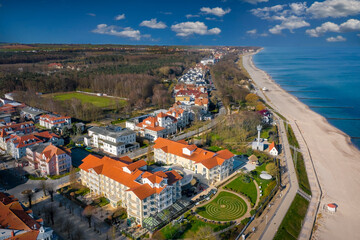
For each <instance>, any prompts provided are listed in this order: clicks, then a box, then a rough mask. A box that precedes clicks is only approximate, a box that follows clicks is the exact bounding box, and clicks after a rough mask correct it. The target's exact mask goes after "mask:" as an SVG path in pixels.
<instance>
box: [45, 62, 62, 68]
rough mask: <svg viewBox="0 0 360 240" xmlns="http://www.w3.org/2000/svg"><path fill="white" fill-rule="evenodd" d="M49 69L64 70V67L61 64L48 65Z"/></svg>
mask: <svg viewBox="0 0 360 240" xmlns="http://www.w3.org/2000/svg"><path fill="white" fill-rule="evenodd" d="M48 67H49V68H55V69H62V68H64V66H63V65H62V64H61V63H50V64H48Z"/></svg>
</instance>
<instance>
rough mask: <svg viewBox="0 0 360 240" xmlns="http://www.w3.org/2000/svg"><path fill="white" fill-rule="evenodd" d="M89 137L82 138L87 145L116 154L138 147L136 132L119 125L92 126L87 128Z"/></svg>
mask: <svg viewBox="0 0 360 240" xmlns="http://www.w3.org/2000/svg"><path fill="white" fill-rule="evenodd" d="M88 133H89V137H85V138H84V143H85V145H87V146H91V147H96V148H99V149H101V150H102V151H104V152H106V153H110V154H113V155H116V156H119V155H121V154H124V153H126V152H128V151H131V150H133V149H136V148H139V147H140V145H139V143H137V142H136V133H135V132H134V131H132V130H130V129H127V128H122V127H119V126H113V125H110V126H107V127H92V128H90V129H89V130H88Z"/></svg>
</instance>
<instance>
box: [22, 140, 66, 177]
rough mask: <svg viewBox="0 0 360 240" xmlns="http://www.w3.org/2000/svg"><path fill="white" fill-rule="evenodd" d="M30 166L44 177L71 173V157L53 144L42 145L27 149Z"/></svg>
mask: <svg viewBox="0 0 360 240" xmlns="http://www.w3.org/2000/svg"><path fill="white" fill-rule="evenodd" d="M26 160H28V162H29V166H31V167H33V168H34V169H39V170H40V174H41V175H42V176H47V175H50V176H53V175H60V174H64V173H67V172H69V171H70V169H71V163H72V161H71V156H70V154H68V153H67V152H65V151H64V150H63V149H61V148H59V147H56V146H55V145H53V144H51V143H40V144H36V145H33V146H31V147H28V148H27V149H26Z"/></svg>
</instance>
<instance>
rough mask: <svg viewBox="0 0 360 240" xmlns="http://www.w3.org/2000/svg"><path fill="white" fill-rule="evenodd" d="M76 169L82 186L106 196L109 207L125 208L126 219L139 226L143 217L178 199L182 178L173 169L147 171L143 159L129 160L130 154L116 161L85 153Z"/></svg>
mask: <svg viewBox="0 0 360 240" xmlns="http://www.w3.org/2000/svg"><path fill="white" fill-rule="evenodd" d="M79 168H80V179H81V183H82V184H83V185H85V186H87V187H88V188H90V190H91V192H93V193H95V194H98V195H102V196H105V197H106V198H107V199H109V201H110V204H111V206H112V207H116V206H118V205H121V206H122V207H125V208H126V209H127V215H128V218H129V219H133V220H134V221H135V222H136V223H137V224H140V225H142V222H143V220H144V219H145V218H147V217H149V216H150V215H152V214H155V213H157V212H159V211H161V210H163V209H165V208H167V207H169V206H170V205H172V204H173V203H175V201H176V200H177V199H179V198H181V186H180V180H181V179H182V177H181V176H180V175H179V174H178V173H177V172H176V171H174V170H172V171H166V172H162V171H161V172H155V173H152V172H149V171H146V168H147V166H146V162H145V161H144V160H140V161H137V162H132V161H131V159H130V158H129V157H122V158H120V160H115V159H112V158H109V157H106V156H105V157H102V158H99V157H96V156H94V155H88V156H87V157H86V158H84V159H83V163H82V164H81V165H80V166H79Z"/></svg>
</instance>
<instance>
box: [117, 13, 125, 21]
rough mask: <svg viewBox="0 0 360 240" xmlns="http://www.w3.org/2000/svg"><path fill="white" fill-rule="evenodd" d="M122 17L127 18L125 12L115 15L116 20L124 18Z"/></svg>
mask: <svg viewBox="0 0 360 240" xmlns="http://www.w3.org/2000/svg"><path fill="white" fill-rule="evenodd" d="M122 19H125V13H123V14H119V15H117V16H115V20H116V21H119V20H122Z"/></svg>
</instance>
